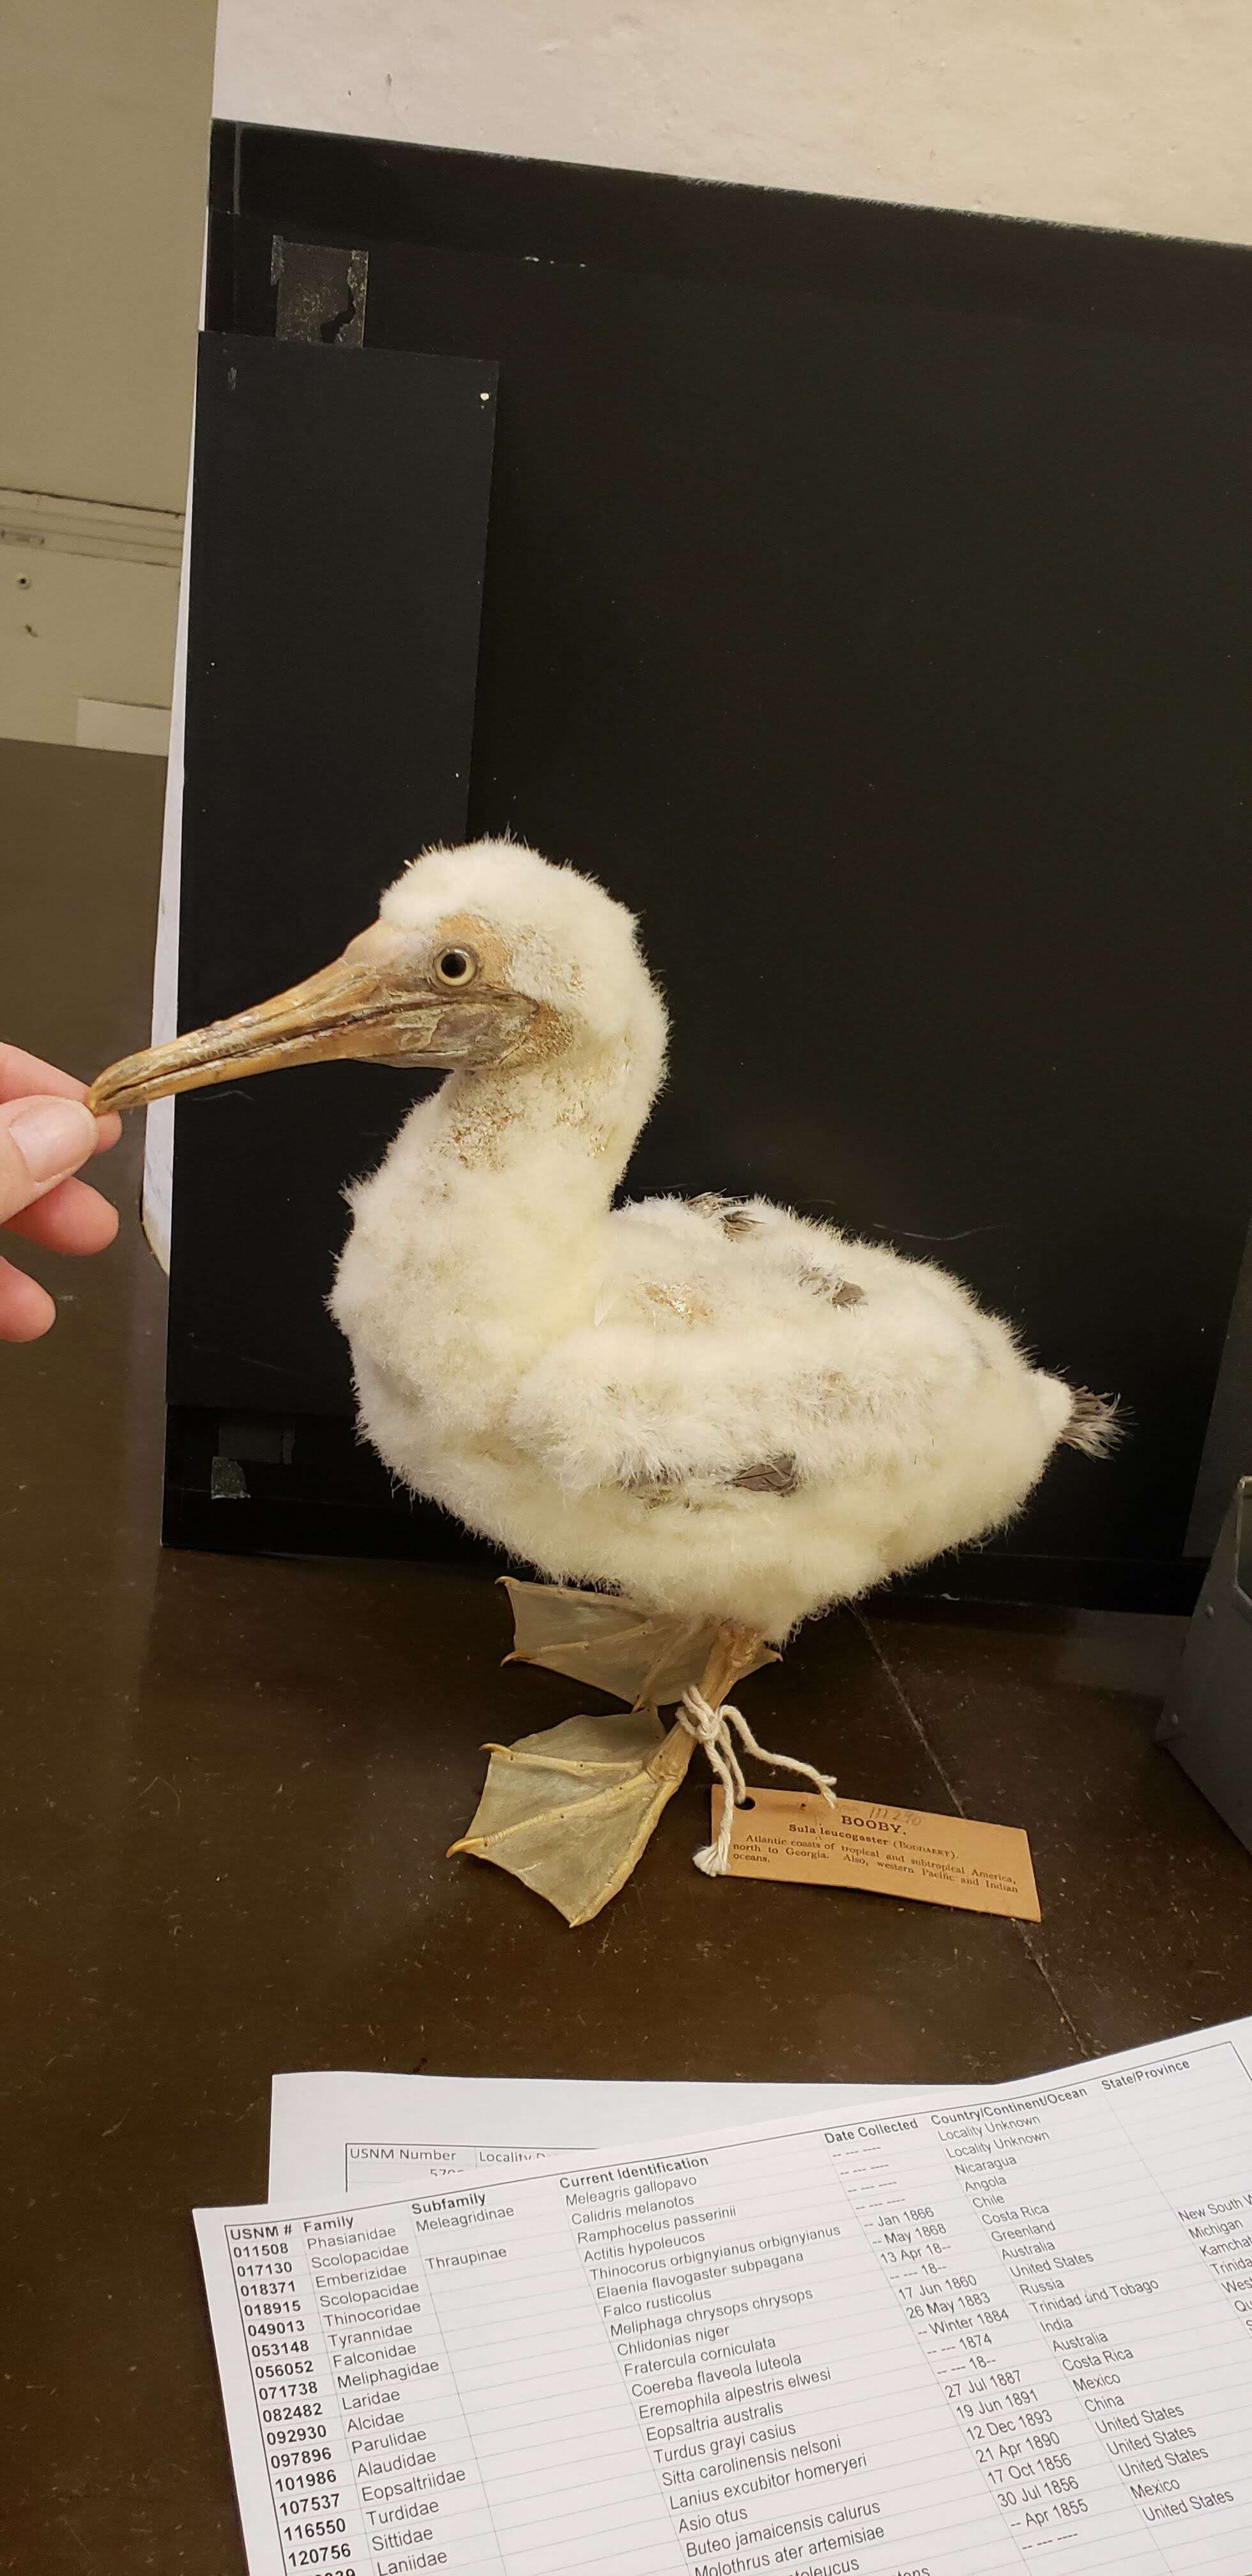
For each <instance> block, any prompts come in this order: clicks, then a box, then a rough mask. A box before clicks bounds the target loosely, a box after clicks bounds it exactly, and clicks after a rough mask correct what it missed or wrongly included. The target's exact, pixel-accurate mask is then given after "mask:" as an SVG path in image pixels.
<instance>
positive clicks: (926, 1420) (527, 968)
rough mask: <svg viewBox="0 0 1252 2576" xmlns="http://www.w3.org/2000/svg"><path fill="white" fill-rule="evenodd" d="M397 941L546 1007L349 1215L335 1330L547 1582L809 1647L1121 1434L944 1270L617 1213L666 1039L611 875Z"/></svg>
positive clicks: (401, 899) (521, 897) (529, 894)
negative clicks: (869, 1598)
mask: <svg viewBox="0 0 1252 2576" xmlns="http://www.w3.org/2000/svg"><path fill="white" fill-rule="evenodd" d="M381 919H382V922H383V924H384V925H390V926H391V928H392V929H393V930H394V931H398V932H403V933H404V934H406V936H407V937H408V938H411V939H413V940H414V941H415V942H417V943H418V944H419V945H424V943H425V942H426V940H427V939H428V940H429V945H430V953H431V955H432V956H433V955H435V954H437V952H438V950H439V948H440V945H441V943H443V942H446V941H447V940H448V939H450V938H451V939H453V940H457V941H476V942H477V944H478V945H479V947H480V948H481V949H482V950H483V951H484V952H485V953H486V954H488V955H489V956H490V958H491V960H492V965H491V980H492V982H493V983H496V984H503V985H504V986H506V987H507V989H508V990H509V991H510V992H513V993H520V994H523V995H526V996H528V997H530V999H531V1000H532V1001H533V1002H535V1003H537V1004H539V1005H541V1006H542V1007H541V1009H540V1010H539V1012H538V1013H537V1014H536V1016H535V1018H534V1020H533V1022H532V1023H531V1025H530V1027H529V1029H528V1031H527V1033H526V1034H525V1035H524V1036H523V1038H522V1039H521V1041H520V1043H519V1044H518V1045H517V1046H516V1047H515V1048H514V1050H513V1052H512V1053H510V1054H507V1055H506V1056H504V1057H503V1058H502V1059H501V1060H498V1061H496V1062H495V1063H493V1064H489V1065H485V1066H481V1067H478V1068H468V1067H467V1068H464V1069H462V1070H459V1071H454V1072H452V1073H451V1074H450V1075H449V1076H448V1078H447V1080H446V1081H445V1082H444V1083H443V1085H442V1086H441V1088H440V1090H439V1091H438V1093H437V1094H436V1095H435V1096H434V1097H432V1098H430V1099H428V1100H425V1101H423V1102H421V1103H420V1104H419V1106H418V1107H417V1108H415V1109H414V1110H413V1111H412V1112H411V1113H410V1115H409V1116H408V1118H407V1119H406V1120H405V1123H404V1125H403V1127H402V1128H401V1130H400V1133H399V1135H398V1136H397V1138H396V1141H395V1143H394V1144H393V1146H392V1147H391V1150H390V1152H389V1153H388V1154H387V1156H386V1157H385V1159H384V1161H383V1163H382V1164H381V1166H380V1167H379V1169H378V1170H377V1171H376V1172H375V1173H374V1174H373V1175H372V1177H371V1178H369V1179H367V1180H364V1181H362V1182H360V1183H359V1184H358V1185H357V1186H356V1188H355V1189H354V1190H353V1191H352V1192H351V1194H350V1196H351V1204H352V1210H353V1224H352V1231H351V1235H350V1237H349V1240H348V1243H347V1246H346V1249H345V1251H344V1253H343V1256H342V1259H341V1261H340V1264H339V1270H338V1276H337V1280H336V1284H335V1289H334V1294H333V1297H332V1300H331V1303H332V1310H333V1312H334V1314H335V1316H336V1318H337V1320H338V1322H339V1324H340V1325H341V1327H342V1329H343V1331H344V1333H345V1334H346V1335H347V1338H348V1341H349V1343H350V1344H351V1348H352V1355H353V1361H354V1365H355V1371H356V1382H357V1392H358V1401H359V1408H360V1418H361V1423H362V1426H363V1428H364V1430H365V1431H366V1433H367V1434H368V1436H369V1438H370V1440H371V1441H372V1442H373V1443H374V1445H375V1447H376V1448H377V1449H378V1450H379V1451H380V1453H381V1455H382V1457H383V1458H384V1459H385V1460H386V1461H387V1463H388V1464H389V1465H390V1466H391V1468H392V1469H393V1470H394V1471H395V1473H396V1474H397V1476H399V1477H400V1478H402V1479H403V1481H404V1482H405V1483H406V1484H407V1485H409V1486H411V1487H412V1488H413V1490H414V1491H415V1492H417V1493H419V1494H423V1495H427V1496H429V1497H431V1498H432V1499H433V1500H434V1501H436V1502H438V1503H441V1504H443V1505H444V1506H445V1507H446V1508H447V1509H448V1510H449V1511H451V1512H453V1513H455V1514H456V1515H457V1517H458V1518H459V1519H460V1520H462V1521H464V1522H466V1523H467V1524H468V1525H469V1526H470V1527H471V1528H472V1529H475V1530H478V1531H481V1532H483V1533H484V1534H485V1535H486V1536H488V1537H489V1538H492V1539H496V1540H498V1541H500V1542H501V1543H502V1544H503V1545H504V1546H505V1547H506V1548H507V1549H509V1550H510V1552H511V1553H513V1554H514V1555H516V1556H518V1557H521V1558H523V1559H526V1560H528V1561H529V1563H530V1564H532V1565H533V1566H535V1567H537V1568H538V1569H539V1571H540V1572H541V1573H543V1574H544V1575H546V1576H548V1577H550V1578H553V1579H556V1580H559V1581H567V1582H572V1583H577V1584H591V1585H604V1586H612V1587H620V1588H621V1589H622V1590H623V1591H625V1592H626V1593H628V1594H629V1595H631V1596H632V1597H633V1599H634V1600H635V1601H637V1602H639V1603H640V1604H642V1605H644V1606H645V1607H648V1608H651V1609H654V1610H656V1611H659V1612H680V1613H689V1614H691V1615H698V1616H707V1617H711V1618H720V1619H726V1620H732V1621H735V1622H737V1623H740V1624H741V1625H742V1626H743V1627H746V1628H751V1629H757V1630H759V1631H760V1632H761V1633H762V1634H763V1635H765V1636H767V1637H770V1638H773V1639H774V1640H779V1639H781V1638H782V1637H784V1636H785V1635H786V1634H787V1632H788V1631H789V1630H790V1629H791V1628H792V1627H793V1626H794V1625H795V1624H796V1622H797V1621H798V1620H800V1619H803V1618H805V1617H807V1616H808V1615H809V1614H810V1613H812V1612H815V1611H818V1610H821V1609H824V1608H826V1607H827V1606H829V1605H831V1604H833V1603H835V1602H838V1601H846V1600H850V1599H852V1598H854V1597H855V1596H856V1595H858V1594H860V1593H862V1592H864V1591H865V1590H866V1589H867V1588H868V1587H869V1586H870V1585H872V1584H875V1583H878V1582H879V1581H881V1580H882V1579H883V1577H884V1576H887V1575H891V1574H894V1573H897V1572H899V1571H900V1570H902V1569H903V1568H905V1567H908V1566H912V1565H916V1564H918V1563H920V1562H921V1561H922V1560H924V1559H925V1558H927V1557H930V1556H933V1555H935V1554H937V1553H938V1552H939V1551H940V1550H942V1549H945V1548H949V1547H952V1546H953V1545H955V1544H958V1543H959V1542H962V1541H966V1540H970V1539H975V1538H978V1537H979V1536H981V1535H982V1534H983V1533H985V1532H986V1531H988V1530H990V1529H993V1528H994V1527H996V1526H997V1525H998V1524H1000V1523H1001V1522H1003V1521H1005V1520H1006V1519H1007V1518H1008V1517H1009V1516H1010V1515H1011V1514H1012V1513H1013V1512H1014V1511H1015V1510H1016V1509H1017V1508H1018V1506H1019V1505H1020V1504H1021V1502H1022V1501H1023V1500H1024V1498H1025V1496H1026V1495H1027V1494H1028V1493H1029V1492H1030V1489H1031V1487H1032V1486H1033V1485H1034V1484H1035V1482H1036V1480H1037V1479H1038V1477H1039V1475H1040V1474H1041V1472H1042V1470H1043V1468H1044V1466H1045V1464H1046V1462H1047V1459H1048V1457H1049V1454H1050V1453H1051V1451H1052V1449H1053V1448H1054V1446H1055V1445H1056V1443H1057V1442H1058V1440H1064V1439H1068V1440H1070V1441H1072V1442H1074V1443H1075V1444H1076V1445H1078V1446H1081V1447H1085V1448H1088V1449H1092V1450H1094V1451H1097V1452H1098V1451H1099V1450H1100V1449H1101V1448H1102V1447H1103V1446H1104V1445H1105V1441H1106V1438H1107V1436H1108V1431H1109V1427H1110V1422H1111V1414H1110V1410H1109V1408H1108V1407H1106V1406H1105V1405H1104V1404H1103V1403H1102V1401H1101V1400H1099V1399H1095V1398H1091V1397H1088V1396H1086V1395H1085V1394H1083V1393H1081V1392H1078V1393H1076V1392H1075V1391H1074V1390H1071V1389H1070V1388H1069V1387H1068V1386H1066V1385H1065V1384H1063V1383H1062V1381H1061V1380H1059V1379H1058V1378H1054V1377H1049V1376H1046V1375H1044V1374H1043V1373H1042V1372H1041V1371H1039V1370H1037V1369H1035V1368H1033V1367H1032V1366H1031V1365H1030V1363H1029V1361H1028V1360H1027V1359H1026V1358H1025V1357H1024V1356H1023V1354H1022V1352H1021V1351H1020V1350H1019V1348H1018V1346H1017V1344H1016V1342H1015V1340H1014V1337H1013V1335H1012V1333H1011V1331H1010V1330H1009V1329H1008V1327H1007V1326H1006V1325H1004V1324H1002V1323H1000V1322H998V1321H997V1320H996V1319H995V1318H994V1317H993V1316H990V1315H986V1314H984V1313H983V1312H982V1311H981V1310H980V1308H979V1307H978V1306H977V1305H976V1304H975V1303H974V1300H973V1299H972V1297H970V1296H969V1295H968V1293H967V1292H966V1290H965V1289H964V1288H962V1287H961V1286H960V1285H959V1284H958V1282H957V1281H955V1280H954V1279H951V1278H950V1277H949V1276H948V1275H947V1274H946V1272H944V1271H942V1270H939V1269H936V1268H933V1267H931V1266H930V1265H929V1264H925V1263H921V1262H917V1261H911V1260H905V1259H903V1258H902V1257H901V1256H900V1255H899V1254H898V1253H895V1252H891V1251H887V1250H885V1249H883V1248H882V1247H881V1246H880V1245H876V1244H868V1243H861V1242H857V1241H855V1240H853V1239H851V1238H849V1237H847V1236H844V1235H842V1234H840V1233H839V1232H837V1230H836V1229H835V1228H834V1227H833V1226H827V1225H816V1224H813V1223H810V1222H809V1221H807V1220H806V1219H803V1218H801V1217H798V1216H794V1215H792V1214H790V1213H789V1212H788V1211H787V1210H786V1209H782V1208H776V1207H772V1206H771V1205H769V1204H768V1202H766V1201H763V1200H749V1201H746V1202H744V1203H742V1204H739V1203H736V1204H734V1205H728V1204H726V1203H724V1202H721V1201H718V1200H707V1201H696V1202H695V1203H691V1202H684V1201H682V1200H679V1199H667V1198H658V1199H649V1200H644V1201H642V1202H640V1203H638V1204H636V1205H633V1206H624V1207H619V1208H614V1207H613V1205H612V1200H613V1195H614V1193H615V1191H616V1189H617V1186H618V1184H619V1182H620V1180H621V1178H622V1175H623V1173H624V1171H625V1169H626V1164H627V1161H628V1158H629V1155H630V1152H631V1149H632V1147H633V1145H634V1143H635V1139H636V1137H637V1136H638V1133H639V1130H640V1128H641V1127H642V1125H643V1123H644V1120H645V1119H646V1117H647V1115H648V1111H649V1109H650V1107H651V1105H652V1102H653V1100H654V1098H655V1097H656V1094H657V1091H658V1089H659V1087H660V1083H661V1080H662V1075H663V1068H664V1055H665V1036H666V1018H665V1012H664V1008H663V1006H662V1003H661V1000H660V997H659V995H658V993H657V991H656V988H655V986H654V985H653V983H652V981H651V978H650V976H649V974H648V971H647V968H646V966H645V965H644V962H643V959H642V957H641V955H640V952H639V947H638V942H637V937H636V926H635V923H634V921H633V919H632V918H631V916H630V914H629V913H628V912H626V911H625V910H624V909H623V907H622V906H621V905H620V904H618V903H616V902H614V901H613V900H612V898H611V897H610V896H609V895H607V894H606V893H605V892H604V891H603V890H602V888H601V887H599V886H597V885H595V884H593V883H592V882H591V881H590V880H589V879H587V878H585V877H582V876H579V875H576V874H575V873H574V872H573V871H572V870H570V869H567V868H560V867H554V866H552V865H550V864H549V863H548V862H547V861H545V860H543V859H541V858H539V857H538V856H536V854H535V853H533V852H532V851H529V850H525V849H522V848H520V847H518V846H516V845H514V844H512V843H508V842H483V843H479V844H475V845H473V846H471V847H468V848H465V849H460V850H450V851H435V852H432V853H430V854H429V855H427V856H426V857H423V858H421V859H418V860H416V861H415V862H414V864H413V865H412V866H411V867H410V868H408V869H407V870H406V871H405V873H404V875H403V876H402V877H400V878H399V880H398V881H397V883H396V884H395V885H394V886H392V888H391V889H390V891H389V893H388V894H387V895H386V896H385V897H384V899H383V903H382V908H381ZM349 953H350V954H351V952H349Z"/></svg>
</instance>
